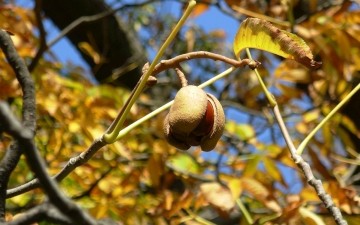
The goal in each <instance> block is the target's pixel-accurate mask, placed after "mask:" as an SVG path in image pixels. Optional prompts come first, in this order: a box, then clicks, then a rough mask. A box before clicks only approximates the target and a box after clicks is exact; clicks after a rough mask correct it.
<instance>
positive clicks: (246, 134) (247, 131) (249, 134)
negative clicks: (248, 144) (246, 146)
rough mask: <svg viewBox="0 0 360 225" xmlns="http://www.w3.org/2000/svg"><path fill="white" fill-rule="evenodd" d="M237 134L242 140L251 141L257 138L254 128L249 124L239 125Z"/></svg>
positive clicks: (236, 130) (236, 129)
mask: <svg viewBox="0 0 360 225" xmlns="http://www.w3.org/2000/svg"><path fill="white" fill-rule="evenodd" d="M235 133H236V134H237V135H238V136H239V138H240V139H241V140H249V139H251V138H254V137H255V130H254V127H253V126H251V125H249V124H238V125H237V126H236V128H235Z"/></svg>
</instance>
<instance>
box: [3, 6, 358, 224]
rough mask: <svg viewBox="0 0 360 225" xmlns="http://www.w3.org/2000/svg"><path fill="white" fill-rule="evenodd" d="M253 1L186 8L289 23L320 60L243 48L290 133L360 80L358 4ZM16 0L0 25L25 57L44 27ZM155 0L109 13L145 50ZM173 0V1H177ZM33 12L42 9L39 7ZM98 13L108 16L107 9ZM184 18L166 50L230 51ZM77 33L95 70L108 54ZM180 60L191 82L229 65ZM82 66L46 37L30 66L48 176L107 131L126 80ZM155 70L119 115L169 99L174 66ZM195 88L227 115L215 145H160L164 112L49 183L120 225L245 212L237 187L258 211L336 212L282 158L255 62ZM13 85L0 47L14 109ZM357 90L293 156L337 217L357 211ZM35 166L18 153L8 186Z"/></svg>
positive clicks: (169, 22) (157, 24)
mask: <svg viewBox="0 0 360 225" xmlns="http://www.w3.org/2000/svg"><path fill="white" fill-rule="evenodd" d="M259 2H260V1H220V6H219V5H218V6H217V5H211V4H199V5H198V6H197V8H196V9H195V12H194V15H193V17H197V16H200V15H201V14H202V13H208V12H207V10H208V9H209V7H221V8H220V9H221V10H223V11H226V12H227V13H228V14H229V15H230V16H233V17H234V18H240V19H241V20H242V19H245V18H246V16H247V15H250V16H254V17H258V18H261V19H265V20H266V19H268V17H270V18H272V19H273V21H270V22H272V23H273V25H275V26H278V27H279V28H280V29H283V30H288V31H292V32H294V33H296V34H297V35H298V36H300V37H301V38H303V39H304V40H305V42H306V43H307V44H308V45H309V46H310V48H311V50H312V52H313V53H314V55H315V58H316V59H317V61H322V67H321V68H320V69H317V70H313V71H310V70H308V69H306V68H305V67H303V66H301V65H299V64H297V63H296V62H294V61H288V60H282V59H280V58H277V57H275V56H273V55H270V54H267V53H264V52H261V51H254V55H253V57H254V58H255V59H257V60H259V61H260V62H261V63H262V66H261V67H260V68H259V71H260V74H261V75H262V77H263V78H264V80H265V81H266V84H267V86H268V88H269V89H270V90H271V91H272V93H273V94H274V96H275V98H276V100H277V102H278V104H279V106H280V108H281V111H282V115H283V118H284V120H285V122H286V124H287V126H288V129H289V131H290V134H291V137H292V140H293V141H294V143H295V145H298V144H299V143H300V142H301V140H302V139H303V138H304V137H306V135H307V134H308V133H309V132H310V131H311V130H312V129H313V128H314V127H315V125H316V124H318V123H319V122H320V121H321V120H322V118H323V117H324V115H326V114H327V113H329V111H330V110H331V109H332V108H333V107H335V106H336V105H337V103H338V102H339V101H341V100H342V99H343V98H344V97H345V96H346V95H347V94H348V93H349V92H350V91H351V89H352V88H353V87H354V86H355V85H356V84H357V83H358V82H359V71H360V67H359V65H360V58H359V56H360V54H359V53H360V26H359V24H360V11H359V5H358V3H355V2H351V1H346V0H345V1H343V2H340V3H339V4H334V5H333V6H329V7H323V8H320V7H317V5H316V4H317V3H316V1H312V0H309V1H308V3H310V5H311V6H312V7H310V8H309V9H310V12H308V16H307V17H305V18H303V17H301V16H304V15H306V14H304V15H299V16H298V15H296V13H295V12H298V11H299V10H297V11H295V10H294V13H295V14H294V13H291V12H293V11H292V7H294V8H295V7H300V6H299V5H297V4H300V3H301V2H303V1H293V5H291V4H290V5H289V4H287V3H283V2H286V1H270V3H269V4H268V6H267V7H265V8H262V7H259V5H258V4H259ZM299 2H300V3H299ZM16 3H17V2H16V1H15V3H7V1H2V2H1V7H0V27H1V28H2V29H5V30H9V31H11V32H12V33H13V34H14V36H12V40H13V42H14V45H15V47H16V49H17V51H18V53H19V54H20V56H21V57H22V58H23V59H24V60H25V62H26V63H27V64H28V65H29V64H30V63H31V62H32V61H33V59H34V57H35V56H36V54H37V52H38V50H39V47H40V45H41V38H43V37H41V36H40V35H39V34H40V33H39V24H38V22H37V20H36V18H35V11H34V10H33V9H32V8H24V7H22V6H21V5H17V4H16ZM161 4H164V3H159V2H153V1H150V2H149V3H148V4H144V5H142V6H138V7H129V8H125V9H123V10H120V11H118V12H117V13H118V15H119V17H120V18H121V19H122V20H124V21H126V22H127V25H128V26H129V27H128V29H131V30H135V31H136V32H138V33H139V35H138V36H137V38H138V39H139V40H140V41H141V43H142V45H143V46H144V47H145V49H146V50H147V51H148V52H149V53H150V54H148V55H150V56H151V55H152V54H151V52H156V51H157V50H158V48H159V46H160V45H161V44H162V42H163V40H164V39H165V38H166V37H167V35H168V34H169V33H170V31H171V28H172V27H173V26H174V24H175V23H176V21H177V19H178V16H177V15H175V14H167V13H162V12H161ZM314 4H315V5H314ZM319 5H320V4H319ZM290 6H292V7H290ZM314 6H316V7H314ZM239 7H240V9H239ZM114 8H115V7H114ZM244 9H246V10H245V11H244ZM178 10H179V13H181V12H182V9H181V7H179V9H178ZM311 10H312V11H311ZM251 13H253V14H251ZM41 15H42V16H43V17H42V18H43V20H47V19H48V18H46V17H45V15H44V14H41ZM265 15H267V16H268V17H267V16H265ZM102 20H104V21H106V17H105V18H104V19H102ZM193 21H194V20H191V22H189V23H188V24H187V26H185V27H184V28H183V30H182V32H181V33H180V34H179V35H178V36H177V38H176V39H175V41H174V42H173V43H172V44H171V47H170V48H169V49H168V50H167V51H166V53H165V56H164V58H166V59H169V58H172V57H175V56H177V55H179V54H183V53H186V52H191V51H210V52H214V53H218V54H223V55H226V56H228V57H230V58H234V56H233V53H232V48H231V43H228V42H227V40H226V33H224V31H223V30H221V29H219V30H214V31H210V32H205V31H204V30H203V28H202V27H199V26H198V25H196V23H194V22H193ZM239 25H240V22H239ZM89 26H91V24H90V25H89ZM74 29H76V28H74ZM233 29H234V30H236V29H238V27H234V28H233ZM140 34H141V35H140ZM88 36H89V40H88V41H83V42H82V44H81V45H80V46H78V47H79V49H80V50H79V51H81V50H82V53H83V54H84V55H87V57H90V58H91V59H92V60H93V64H94V66H93V67H92V68H93V70H98V69H99V68H101V67H102V66H103V65H105V64H107V63H109V62H108V61H107V58H106V55H103V54H104V52H101V51H99V49H98V46H96V45H94V43H92V42H91V34H89V35H88ZM63 38H66V37H63ZM119 51H121V49H119ZM244 57H245V56H242V58H244ZM148 58H149V60H151V57H148ZM135 62H136V61H135ZM136 66H137V67H140V68H141V67H142V65H136ZM182 66H183V68H184V70H185V71H184V72H185V73H186V74H187V77H188V79H189V82H190V83H192V84H195V85H198V84H200V83H201V82H203V81H205V80H207V79H209V78H210V77H213V76H214V75H216V74H218V73H220V72H221V71H223V70H224V69H226V68H228V67H229V66H228V65H225V64H223V63H220V62H214V61H211V60H208V59H200V60H192V61H188V62H186V63H184V64H183V65H182ZM84 74H86V72H85V69H84V68H81V67H78V66H76V65H72V64H70V63H69V64H63V63H60V62H59V61H58V60H57V57H56V53H55V52H52V50H51V48H50V49H49V50H47V51H46V52H45V53H44V55H43V57H42V58H41V59H40V60H39V61H38V62H37V64H36V67H35V68H34V69H33V70H32V71H31V75H32V78H33V79H34V81H35V83H36V107H37V131H36V137H35V140H36V144H37V148H38V150H39V151H40V152H41V154H42V155H43V157H44V158H45V160H46V163H47V165H48V172H49V173H50V174H52V175H54V174H56V173H58V172H59V171H60V170H61V169H62V167H63V166H64V164H65V163H66V162H67V161H69V159H70V158H72V157H75V156H78V155H79V154H81V153H82V152H83V151H85V150H86V149H87V148H88V147H89V146H90V145H91V143H92V142H93V140H94V139H95V138H98V137H100V136H101V135H102V134H103V133H104V132H105V131H106V129H107V128H108V126H109V125H110V124H111V122H112V120H113V119H114V118H115V117H116V115H117V113H118V111H119V109H120V108H121V107H122V105H123V104H124V102H125V101H126V99H127V98H128V96H129V93H130V90H129V88H128V87H124V86H126V84H123V85H119V82H113V83H109V84H99V83H98V82H96V80H95V79H94V78H91V79H89V78H87V77H86V76H84ZM157 78H158V84H157V85H156V86H155V87H153V88H149V89H147V90H146V91H145V92H144V93H143V94H142V95H141V97H140V98H139V100H138V102H137V104H136V105H135V106H134V107H133V108H132V109H131V113H130V115H129V117H128V119H127V121H126V125H129V124H130V123H132V122H134V121H136V120H138V119H140V118H141V117H143V116H145V115H146V114H148V113H149V112H151V111H152V110H154V109H156V108H158V107H159V106H161V105H163V104H165V103H166V102H168V101H170V100H171V99H173V97H174V94H175V93H176V91H177V90H178V89H179V88H180V83H179V81H178V78H177V77H176V75H175V73H174V71H172V70H168V71H166V72H164V73H162V74H159V75H158V76H157ZM207 90H208V91H209V92H211V93H213V94H214V95H215V96H217V97H218V99H219V100H220V102H221V103H222V105H223V107H224V109H225V112H226V113H227V115H228V117H227V120H226V128H225V132H224V135H223V138H222V139H221V141H220V142H219V143H218V145H217V147H216V148H215V149H214V150H213V152H211V153H203V152H202V151H201V150H200V149H199V148H192V149H191V150H189V151H178V150H176V149H175V148H173V147H172V146H170V145H169V144H167V143H166V141H165V139H164V136H163V120H164V117H165V115H166V112H164V113H161V114H160V115H158V116H156V117H154V118H152V119H150V120H149V121H146V122H144V123H142V124H141V125H140V126H138V127H137V128H135V129H133V130H132V131H131V132H130V133H129V134H127V135H126V136H125V137H123V138H122V139H121V140H120V141H117V142H115V143H114V144H110V145H106V146H105V147H103V148H102V149H101V150H100V151H98V152H97V153H96V154H95V155H94V156H93V158H92V159H91V160H89V161H88V162H87V163H86V164H84V165H82V166H80V167H77V168H76V169H75V170H74V171H73V172H72V173H70V174H69V176H67V177H66V178H65V179H64V180H63V181H61V182H60V183H59V185H60V187H61V190H62V191H63V192H64V193H66V195H67V196H68V197H69V198H71V199H73V200H74V201H75V202H76V203H77V204H79V205H81V207H83V208H84V209H85V210H87V211H88V212H89V213H90V214H91V215H92V216H94V217H95V218H97V219H100V218H107V217H111V218H112V219H113V220H115V221H119V223H123V224H179V223H184V224H248V222H247V220H246V219H245V218H244V217H243V216H242V215H243V214H242V211H241V210H240V209H239V206H238V204H237V203H236V200H237V201H238V203H239V201H241V202H242V203H243V204H244V205H245V207H246V209H247V210H248V211H249V212H250V215H251V217H252V218H253V220H254V221H255V222H257V223H259V224H264V223H266V224H321V223H322V224H325V223H326V224H334V221H333V219H332V218H331V217H330V216H329V215H328V213H327V210H326V208H325V207H324V206H323V204H322V203H321V202H320V201H319V199H318V197H317V195H316V192H315V191H314V190H313V189H312V187H309V186H308V185H307V183H306V180H305V179H304V177H303V175H302V173H301V171H300V170H299V169H298V168H297V166H296V165H295V164H294V163H293V161H292V160H291V158H290V156H289V152H288V149H287V147H286V145H285V143H284V141H283V137H282V136H281V133H280V130H279V128H278V125H277V124H276V123H275V121H274V119H273V115H272V114H271V112H270V110H269V109H268V108H267V101H266V98H265V96H264V95H263V93H262V90H261V88H260V84H259V83H258V81H257V80H256V79H255V78H254V74H253V71H252V70H250V69H248V68H246V69H238V70H236V71H235V72H234V73H232V74H231V75H230V76H228V77H226V78H224V79H223V80H222V81H220V82H218V83H216V84H215V85H212V86H211V87H210V88H209V89H207ZM21 96H22V93H21V88H20V87H19V84H18V82H17V80H16V78H15V75H14V72H13V70H12V68H11V67H10V66H9V65H8V63H7V61H6V60H5V59H4V55H3V54H1V60H0V99H2V100H5V101H7V102H8V103H9V104H10V106H11V109H12V110H13V112H14V113H15V114H16V115H17V116H18V117H19V118H21V113H20V111H21V104H22V101H21ZM359 98H360V94H357V95H355V96H354V97H353V99H352V100H351V101H350V102H349V103H348V104H347V105H346V106H345V107H344V108H343V109H342V110H341V111H340V112H339V113H337V114H336V115H335V116H334V117H333V118H332V119H331V121H330V122H328V123H326V124H325V125H324V127H323V128H322V130H321V131H320V132H319V133H318V134H317V135H316V136H315V137H314V138H313V139H312V140H311V142H310V144H309V145H308V147H307V149H306V152H305V154H306V155H304V158H305V160H306V161H307V162H309V163H310V165H311V168H312V170H313V172H314V174H315V176H316V177H317V178H319V179H321V180H322V182H323V185H324V187H325V190H326V191H327V192H328V193H329V194H330V195H331V196H332V198H333V200H334V203H335V205H336V206H338V207H339V208H340V209H341V211H342V213H343V215H344V217H345V219H347V220H348V223H349V224H358V221H360V216H359V214H360V197H359V193H360V189H359V184H360V182H359V180H360V178H359V176H360V170H359V168H358V165H359V159H360V155H359V154H360V140H359V135H360V133H359V129H360V119H359V118H358V115H359V113H360V107H359V104H358V102H359V101H360V99H359ZM11 141H12V138H11V137H10V136H8V135H7V134H5V133H2V134H1V142H0V150H1V151H0V157H2V156H3V155H4V153H5V151H6V150H7V147H8V146H9V144H10V142H11ZM33 178H34V177H33V173H32V172H31V171H30V170H29V167H28V165H27V163H26V161H25V159H24V158H22V159H21V161H20V162H19V164H18V165H17V167H16V169H15V170H14V172H13V173H12V174H11V178H10V180H9V184H8V187H9V188H14V187H17V186H19V185H21V184H24V183H26V182H28V181H30V180H31V179H33ZM220 183H221V184H220ZM43 200H44V195H43V193H42V191H41V189H35V190H33V191H30V192H27V193H24V194H21V195H18V196H15V197H12V198H9V199H8V200H7V219H11V218H12V217H13V216H15V215H17V214H18V213H22V212H25V211H26V210H27V209H29V208H32V207H33V206H35V205H37V204H39V203H41V202H42V201H43ZM319 221H320V222H319Z"/></svg>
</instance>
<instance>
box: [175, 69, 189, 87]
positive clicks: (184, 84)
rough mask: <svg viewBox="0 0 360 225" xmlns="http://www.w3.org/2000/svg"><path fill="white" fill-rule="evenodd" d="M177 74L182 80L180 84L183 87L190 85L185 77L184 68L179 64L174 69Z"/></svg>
mask: <svg viewBox="0 0 360 225" xmlns="http://www.w3.org/2000/svg"><path fill="white" fill-rule="evenodd" d="M174 70H175V72H176V74H177V75H178V77H179V79H180V83H181V86H182V87H185V86H187V85H188V81H187V79H186V77H185V74H184V73H183V72H182V68H181V66H180V64H177V65H176V66H175V68H174Z"/></svg>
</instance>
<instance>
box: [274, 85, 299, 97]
mask: <svg viewBox="0 0 360 225" xmlns="http://www.w3.org/2000/svg"><path fill="white" fill-rule="evenodd" d="M275 87H277V88H278V89H279V90H280V91H281V93H283V94H284V96H288V97H290V98H300V92H299V90H298V89H297V88H296V87H292V86H288V85H285V84H282V83H279V82H276V83H275Z"/></svg>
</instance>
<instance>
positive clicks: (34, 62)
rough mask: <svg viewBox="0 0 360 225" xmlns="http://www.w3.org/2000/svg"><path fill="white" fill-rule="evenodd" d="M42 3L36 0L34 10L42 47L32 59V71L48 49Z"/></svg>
mask: <svg viewBox="0 0 360 225" xmlns="http://www.w3.org/2000/svg"><path fill="white" fill-rule="evenodd" d="M41 5H42V0H36V1H35V8H34V12H35V18H36V23H37V25H38V29H39V33H40V47H39V50H38V51H37V53H36V55H35V57H34V59H33V60H32V61H31V63H30V65H29V67H28V69H29V71H30V72H32V71H33V70H34V69H35V67H36V65H37V63H38V62H39V60H40V59H41V57H42V55H43V53H44V52H45V51H46V49H48V47H47V45H46V32H45V29H44V25H43V22H42V18H41Z"/></svg>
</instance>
